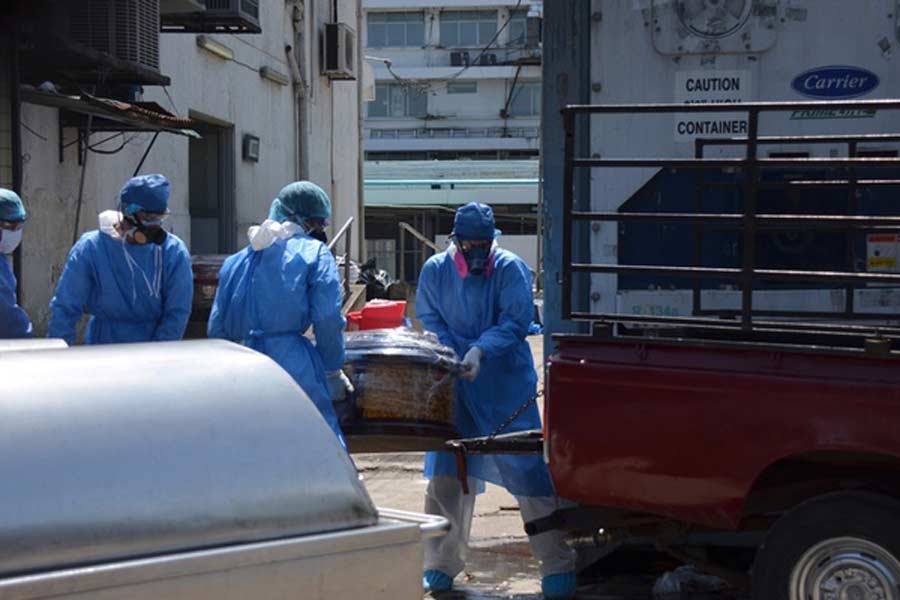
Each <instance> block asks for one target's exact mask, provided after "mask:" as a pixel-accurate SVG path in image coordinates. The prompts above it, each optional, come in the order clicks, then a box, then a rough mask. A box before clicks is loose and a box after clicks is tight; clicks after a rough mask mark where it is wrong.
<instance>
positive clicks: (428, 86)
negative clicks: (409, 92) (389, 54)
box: [370, 0, 523, 92]
mask: <svg viewBox="0 0 900 600" xmlns="http://www.w3.org/2000/svg"><path fill="white" fill-rule="evenodd" d="M522 2H523V0H518V1H517V2H516V5H515V6H514V7H513V8H512V9H510V11H509V16H508V17H507V18H506V20H505V21H504V22H503V25H501V26H500V27H499V28H497V31H496V32H495V33H494V35H493V37H492V38H491V39H490V41H488V43H487V45H486V46H485V47H484V48H482V49H481V51H480V52H479V53H478V54H477V55H476V56H475V58H474V60H472V61H471V62H470V63H469V64H468V65H466V66H465V67H463V68H462V69H460V70H459V71H457V72H456V73H453V74H452V75H450V76H449V77H436V78H432V79H408V78H406V77H402V76H401V75H399V74H398V73H397V72H396V71H394V69H393V63H392V62H391V59H389V58H374V57H370V58H372V59H374V60H379V61H381V62H382V63H384V65H385V67H387V71H388V73H389V74H390V75H391V77H393V78H394V79H395V80H396V81H397V82H398V83H401V84H403V85H406V86H410V87H413V88H417V89H419V90H420V91H425V92H432V91H434V90H435V84H436V83H443V84H447V83H450V82H452V81H455V80H456V79H459V77H460V76H462V74H463V73H465V72H466V71H468V70H469V69H470V68H472V67H473V66H475V65H477V64H478V61H480V60H481V57H482V56H484V55H485V54H487V52H488V51H489V50H491V49H492V46H493V45H494V42H496V41H497V38H499V37H500V34H501V33H503V31H504V30H505V29H506V28H507V27H508V26H509V24H510V22H511V21H512V19H513V13H515V12H516V11H518V10H519V8H520V7H521V6H522Z"/></svg>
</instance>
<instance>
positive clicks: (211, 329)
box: [206, 255, 241, 343]
mask: <svg viewBox="0 0 900 600" xmlns="http://www.w3.org/2000/svg"><path fill="white" fill-rule="evenodd" d="M236 256H237V255H234V256H231V257H229V258H228V259H226V260H225V264H223V265H222V268H221V269H219V278H218V282H219V283H218V285H217V286H216V297H215V298H214V299H213V303H212V310H210V312H209V323H208V324H207V325H206V336H207V337H209V338H221V339H225V340H231V341H232V342H237V343H240V342H241V340H239V339H232V338H230V337H228V333H227V331H226V329H225V316H226V315H228V314H229V312H230V309H231V296H232V294H233V293H234V290H233V287H234V283H233V282H234V281H235V280H237V279H238V278H237V277H234V276H233V274H234V269H235V265H236V264H238V263H237V262H236V259H235V257H236Z"/></svg>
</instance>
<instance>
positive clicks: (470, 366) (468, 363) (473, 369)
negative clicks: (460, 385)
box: [462, 346, 484, 381]
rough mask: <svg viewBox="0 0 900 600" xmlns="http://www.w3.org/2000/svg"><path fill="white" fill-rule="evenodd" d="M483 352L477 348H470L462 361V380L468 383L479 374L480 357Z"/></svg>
mask: <svg viewBox="0 0 900 600" xmlns="http://www.w3.org/2000/svg"><path fill="white" fill-rule="evenodd" d="M482 356H484V352H483V351H482V350H481V348H479V347H478V346H472V348H470V349H469V351H468V352H466V355H465V356H464V357H463V360H462V369H463V372H462V378H463V379H467V380H468V381H475V379H476V378H477V377H478V373H480V372H481V357H482Z"/></svg>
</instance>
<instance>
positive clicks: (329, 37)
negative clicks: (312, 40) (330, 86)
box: [322, 23, 356, 79]
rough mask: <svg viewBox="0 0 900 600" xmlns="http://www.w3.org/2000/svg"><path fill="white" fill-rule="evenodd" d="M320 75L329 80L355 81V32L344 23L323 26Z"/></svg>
mask: <svg viewBox="0 0 900 600" xmlns="http://www.w3.org/2000/svg"><path fill="white" fill-rule="evenodd" d="M322 74H323V75H327V76H328V77H329V78H331V79H356V32H355V31H353V30H352V29H350V28H349V27H347V25H346V24H344V23H326V24H325V30H324V31H323V33H322Z"/></svg>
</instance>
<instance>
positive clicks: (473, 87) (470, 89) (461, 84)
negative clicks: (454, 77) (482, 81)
mask: <svg viewBox="0 0 900 600" xmlns="http://www.w3.org/2000/svg"><path fill="white" fill-rule="evenodd" d="M447 93H448V94H477V93H478V82H477V81H451V82H449V83H448V84H447Z"/></svg>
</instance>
